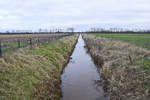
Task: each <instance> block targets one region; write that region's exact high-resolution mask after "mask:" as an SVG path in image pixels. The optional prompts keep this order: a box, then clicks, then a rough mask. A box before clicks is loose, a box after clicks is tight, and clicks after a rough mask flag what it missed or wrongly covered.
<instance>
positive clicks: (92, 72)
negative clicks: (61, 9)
mask: <svg viewBox="0 0 150 100" xmlns="http://www.w3.org/2000/svg"><path fill="white" fill-rule="evenodd" d="M84 46H85V43H84V40H83V39H82V36H81V35H80V36H79V38H78V42H77V44H76V47H75V49H74V51H73V53H72V55H71V59H70V61H69V63H68V64H67V66H66V67H65V69H64V71H63V74H62V76H61V80H62V85H61V88H62V98H61V100H107V99H108V97H106V96H104V90H103V87H102V85H98V84H97V82H96V81H98V80H100V74H99V73H98V71H97V68H96V66H95V64H94V63H93V61H92V58H91V56H90V55H89V54H88V53H87V49H86V48H84Z"/></svg>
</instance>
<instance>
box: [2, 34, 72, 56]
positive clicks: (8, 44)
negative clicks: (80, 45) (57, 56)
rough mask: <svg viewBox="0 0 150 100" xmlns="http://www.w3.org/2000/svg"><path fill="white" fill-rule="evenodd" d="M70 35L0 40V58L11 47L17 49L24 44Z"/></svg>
mask: <svg viewBox="0 0 150 100" xmlns="http://www.w3.org/2000/svg"><path fill="white" fill-rule="evenodd" d="M71 35H72V34H70V35H65V34H63V35H56V36H55V35H54V36H48V37H34V38H25V39H23V40H21V39H17V40H8V41H1V40H0V58H2V57H3V54H4V53H5V52H9V51H11V50H12V49H18V48H22V47H26V46H29V45H30V46H31V47H32V45H34V44H37V45H39V44H43V43H49V42H51V41H53V40H58V39H61V38H63V37H67V36H71Z"/></svg>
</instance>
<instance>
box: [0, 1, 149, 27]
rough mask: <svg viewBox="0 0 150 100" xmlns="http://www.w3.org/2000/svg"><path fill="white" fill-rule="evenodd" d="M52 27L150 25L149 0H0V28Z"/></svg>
mask: <svg viewBox="0 0 150 100" xmlns="http://www.w3.org/2000/svg"><path fill="white" fill-rule="evenodd" d="M52 27H64V28H66V27H75V28H76V29H80V30H82V29H83V28H87V27H108V28H109V27H122V28H145V29H150V0H0V30H5V29H33V30H36V29H39V28H52Z"/></svg>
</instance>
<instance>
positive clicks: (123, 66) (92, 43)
mask: <svg viewBox="0 0 150 100" xmlns="http://www.w3.org/2000/svg"><path fill="white" fill-rule="evenodd" d="M84 40H85V42H86V46H87V48H88V50H89V52H90V53H91V55H92V57H93V59H94V61H95V63H96V64H97V66H98V68H99V70H100V71H101V73H102V77H103V79H104V81H103V82H104V84H105V91H107V92H109V94H110V99H111V100H149V98H150V87H149V86H150V77H149V75H145V73H149V70H142V69H141V67H140V66H141V65H142V64H143V62H142V58H146V59H149V57H150V51H148V50H145V49H142V48H138V47H136V46H134V45H131V44H129V43H124V42H121V41H115V40H109V39H106V38H101V37H95V36H91V35H84Z"/></svg>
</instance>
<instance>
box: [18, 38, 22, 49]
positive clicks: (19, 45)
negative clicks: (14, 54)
mask: <svg viewBox="0 0 150 100" xmlns="http://www.w3.org/2000/svg"><path fill="white" fill-rule="evenodd" d="M20 47H21V43H20V40H18V48H20Z"/></svg>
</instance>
